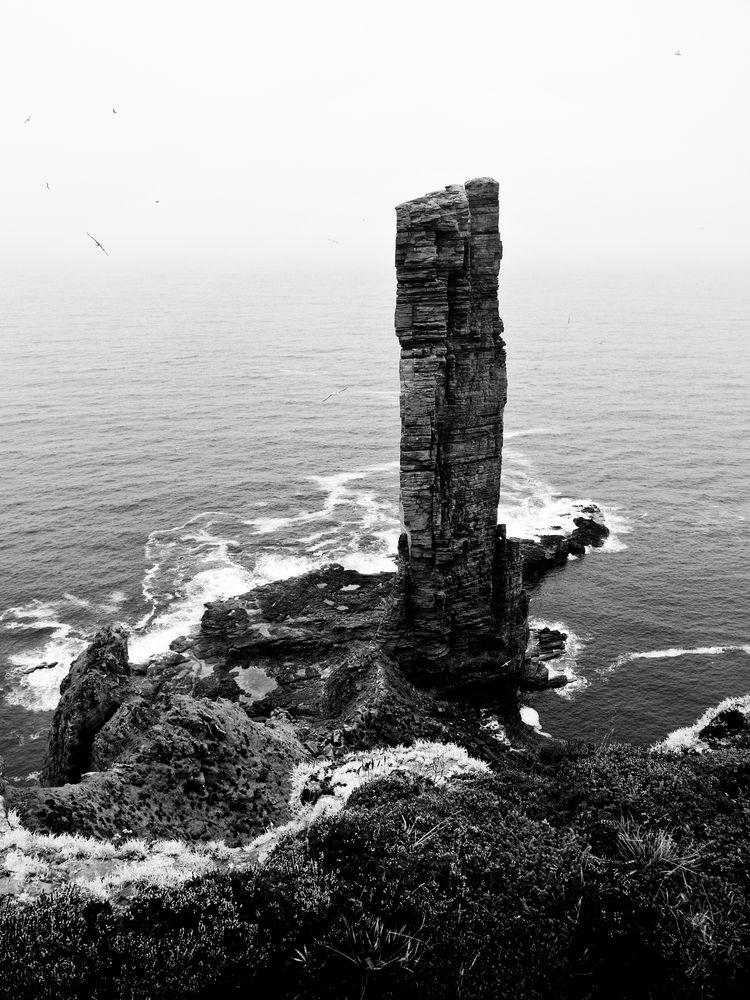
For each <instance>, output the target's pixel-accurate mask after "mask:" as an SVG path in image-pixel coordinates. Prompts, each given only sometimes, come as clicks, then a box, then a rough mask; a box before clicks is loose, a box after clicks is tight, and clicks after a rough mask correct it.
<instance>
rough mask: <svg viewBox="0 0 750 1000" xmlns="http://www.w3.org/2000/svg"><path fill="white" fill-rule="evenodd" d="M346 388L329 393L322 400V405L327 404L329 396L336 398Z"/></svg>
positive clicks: (346, 387)
mask: <svg viewBox="0 0 750 1000" xmlns="http://www.w3.org/2000/svg"><path fill="white" fill-rule="evenodd" d="M348 388H349V386H348V385H345V386H344V388H343V389H337V390H336V391H335V392H329V393H328V395H327V396H326V398H325V399H324V400H322V402H323V403H327V402H328V400H329V399H330V398H331V396H338V395H340V393H342V392H346V390H347V389H348Z"/></svg>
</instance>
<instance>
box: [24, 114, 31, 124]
mask: <svg viewBox="0 0 750 1000" xmlns="http://www.w3.org/2000/svg"><path fill="white" fill-rule="evenodd" d="M30 121H31V115H29V117H28V118H27V119H26V121H25V122H24V125H28V124H29V122H30Z"/></svg>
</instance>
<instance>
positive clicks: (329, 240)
mask: <svg viewBox="0 0 750 1000" xmlns="http://www.w3.org/2000/svg"><path fill="white" fill-rule="evenodd" d="M328 242H329V243H338V242H339V241H338V240H334V239H333V238H332V237H330V236H329V237H328Z"/></svg>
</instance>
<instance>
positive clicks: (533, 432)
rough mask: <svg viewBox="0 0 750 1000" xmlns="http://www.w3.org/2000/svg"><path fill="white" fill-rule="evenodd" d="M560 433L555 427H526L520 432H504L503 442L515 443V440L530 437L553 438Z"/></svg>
mask: <svg viewBox="0 0 750 1000" xmlns="http://www.w3.org/2000/svg"><path fill="white" fill-rule="evenodd" d="M559 433H560V431H559V430H557V429H556V428H555V427H528V428H526V429H525V430H521V431H505V432H504V433H503V440H504V441H515V439H516V438H523V437H532V436H536V437H539V436H550V437H551V436H553V435H556V434H559Z"/></svg>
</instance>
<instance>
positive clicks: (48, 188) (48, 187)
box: [47, 181, 51, 191]
mask: <svg viewBox="0 0 750 1000" xmlns="http://www.w3.org/2000/svg"><path fill="white" fill-rule="evenodd" d="M47 190H48V191H50V190H51V188H50V186H49V181H47Z"/></svg>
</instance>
